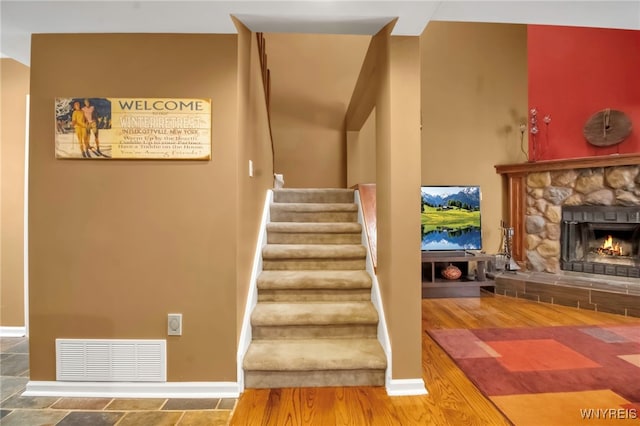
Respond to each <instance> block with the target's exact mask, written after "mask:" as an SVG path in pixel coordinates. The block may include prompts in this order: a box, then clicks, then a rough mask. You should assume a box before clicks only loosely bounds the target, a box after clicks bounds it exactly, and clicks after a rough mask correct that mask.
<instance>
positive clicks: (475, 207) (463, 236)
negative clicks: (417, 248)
mask: <svg viewBox="0 0 640 426" xmlns="http://www.w3.org/2000/svg"><path fill="white" fill-rule="evenodd" d="M420 192H421V193H422V204H421V206H422V209H421V212H422V215H421V216H422V217H421V219H422V226H421V228H422V251H432V250H433V251H438V250H440V251H447V250H451V251H457V250H462V251H464V250H482V228H481V225H480V223H481V221H480V200H481V196H480V187H479V186H422V187H421V190H420Z"/></svg>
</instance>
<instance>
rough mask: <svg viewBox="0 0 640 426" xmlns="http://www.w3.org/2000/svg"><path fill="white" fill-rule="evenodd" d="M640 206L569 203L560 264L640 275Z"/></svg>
mask: <svg viewBox="0 0 640 426" xmlns="http://www.w3.org/2000/svg"><path fill="white" fill-rule="evenodd" d="M639 246H640V208H638V207H618V206H565V207H563V208H562V225H561V231H560V248H561V256H560V268H561V269H563V270H565V271H575V272H585V273H590V274H603V275H615V276H618V277H631V278H640V247H639Z"/></svg>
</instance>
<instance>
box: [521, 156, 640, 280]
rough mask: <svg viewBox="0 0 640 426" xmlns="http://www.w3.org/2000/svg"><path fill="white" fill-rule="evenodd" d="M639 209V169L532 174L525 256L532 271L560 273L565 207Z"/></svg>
mask: <svg viewBox="0 0 640 426" xmlns="http://www.w3.org/2000/svg"><path fill="white" fill-rule="evenodd" d="M578 205H592V206H594V205H596V206H615V205H618V206H639V208H640V166H637V165H635V166H613V167H604V168H603V167H600V168H589V169H575V170H561V171H551V172H540V173H530V174H529V175H528V176H527V212H526V213H527V214H526V220H525V229H526V241H525V243H526V246H525V247H526V255H527V267H528V269H530V270H533V271H546V272H551V273H557V272H559V271H560V229H561V226H560V225H561V223H560V222H561V220H562V206H578Z"/></svg>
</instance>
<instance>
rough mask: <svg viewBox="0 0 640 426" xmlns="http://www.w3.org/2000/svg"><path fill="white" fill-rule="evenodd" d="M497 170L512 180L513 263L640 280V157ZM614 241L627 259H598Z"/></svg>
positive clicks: (616, 256) (539, 269) (554, 162)
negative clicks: (609, 242)
mask: <svg viewBox="0 0 640 426" xmlns="http://www.w3.org/2000/svg"><path fill="white" fill-rule="evenodd" d="M496 169H497V171H498V173H501V174H503V175H506V177H507V178H508V185H509V186H508V198H509V200H508V201H509V208H510V219H511V222H510V223H511V226H513V227H514V229H515V234H516V236H515V238H516V241H515V242H514V248H515V250H514V251H515V253H514V257H515V259H516V260H518V261H519V263H520V264H521V265H523V266H525V267H526V269H527V270H530V271H537V272H542V271H544V272H549V273H559V272H560V271H561V270H570V271H575V272H583V273H594V274H603V275H615V276H626V277H632V278H637V277H639V272H638V271H639V269H640V259H639V255H640V253H639V252H638V244H639V243H638V239H639V238H640V233H639V231H638V228H639V227H640V155H638V154H626V155H612V156H603V157H592V158H581V159H570V160H549V161H540V162H536V163H523V164H518V165H505V166H496ZM609 236H611V237H612V238H613V239H616V237H617V239H618V240H619V241H617V243H618V244H619V245H621V249H622V255H619V254H617V253H616V252H615V250H611V251H607V250H608V249H602V250H601V251H600V253H598V251H597V248H598V247H597V246H600V245H602V244H603V243H604V242H605V239H607V238H608V237H609ZM614 244H615V243H614Z"/></svg>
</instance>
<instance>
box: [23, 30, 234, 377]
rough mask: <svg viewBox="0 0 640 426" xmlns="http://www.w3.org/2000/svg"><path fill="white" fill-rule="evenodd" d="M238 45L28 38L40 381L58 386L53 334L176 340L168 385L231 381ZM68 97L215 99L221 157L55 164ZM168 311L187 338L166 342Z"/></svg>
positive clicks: (223, 39)
mask: <svg viewBox="0 0 640 426" xmlns="http://www.w3.org/2000/svg"><path fill="white" fill-rule="evenodd" d="M237 40H238V38H237V36H236V35H203V34H56V35H51V34H40V35H34V36H33V38H32V43H31V126H30V160H31V163H30V196H29V207H30V213H31V214H30V218H29V227H30V230H29V231H30V232H29V255H30V263H29V274H30V316H29V319H30V324H29V325H30V333H31V336H30V345H31V358H30V366H31V379H32V380H37V381H48V380H55V353H54V347H55V345H54V340H55V339H56V338H58V337H64V338H106V339H118V338H122V339H127V338H136V339H167V375H168V381H170V382H174V381H175V382H184V381H235V380H236V329H237V327H236V320H237V312H236V309H237V305H236V298H237V294H236V280H237V270H236V268H237V241H238V236H237V230H238V226H237V221H238V220H239V214H238V211H237V209H238V204H239V203H238V197H239V195H238V192H239V191H238V183H237V176H238V170H237V168H238V163H239V159H238V100H237V99H238V75H237V69H238V57H237V56H238V46H237ZM71 46H73V48H71ZM96 46H99V54H97V53H96V54H95V55H94V54H91V55H89V56H91V58H89V59H87V58H84V59H82V61H80V58H81V57H82V56H83V55H80V56H79V54H78V52H93V51H94V50H95V48H96ZM203 52H207V53H206V54H203ZM85 56H86V55H85ZM79 61H80V62H83V63H88V64H89V65H88V67H89V68H90V71H89V72H84V71H82V70H81V69H80V67H79V66H78V64H79ZM62 96H94V97H140V98H145V97H147V98H154V97H170V98H210V99H211V106H212V108H211V109H212V159H211V160H210V161H201V160H199V161H175V160H169V161H156V160H147V161H138V160H127V161H122V160H104V161H101V160H58V159H55V157H54V149H53V143H54V130H55V129H54V125H53V119H52V118H53V114H54V99H55V97H62ZM168 313H182V314H183V334H182V336H167V314H168Z"/></svg>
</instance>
